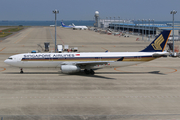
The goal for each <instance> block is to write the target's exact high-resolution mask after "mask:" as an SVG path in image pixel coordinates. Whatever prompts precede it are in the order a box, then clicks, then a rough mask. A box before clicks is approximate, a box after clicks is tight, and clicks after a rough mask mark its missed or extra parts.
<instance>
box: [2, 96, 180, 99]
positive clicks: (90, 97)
mask: <svg viewBox="0 0 180 120" xmlns="http://www.w3.org/2000/svg"><path fill="white" fill-rule="evenodd" d="M123 98H124V99H127V98H129V99H134V98H136V99H149V98H157V99H161V98H180V96H74V97H70V96H69V97H65V96H63V97H61V96H59V97H36V96H34V97H16V96H13V97H11V99H123ZM1 99H7V97H1Z"/></svg>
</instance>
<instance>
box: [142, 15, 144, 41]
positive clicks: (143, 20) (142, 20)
mask: <svg viewBox="0 0 180 120" xmlns="http://www.w3.org/2000/svg"><path fill="white" fill-rule="evenodd" d="M143 21H144V19H142V40H144V24H143Z"/></svg>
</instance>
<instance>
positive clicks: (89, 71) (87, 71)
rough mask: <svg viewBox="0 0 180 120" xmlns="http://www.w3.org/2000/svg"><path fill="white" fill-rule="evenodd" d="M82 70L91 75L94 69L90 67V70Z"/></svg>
mask: <svg viewBox="0 0 180 120" xmlns="http://www.w3.org/2000/svg"><path fill="white" fill-rule="evenodd" d="M84 72H85V73H86V74H87V75H88V74H91V75H94V73H95V72H94V70H92V69H90V70H87V69H85V70H84Z"/></svg>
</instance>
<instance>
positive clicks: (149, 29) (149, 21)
mask: <svg viewBox="0 0 180 120" xmlns="http://www.w3.org/2000/svg"><path fill="white" fill-rule="evenodd" d="M150 21H151V20H150V19H149V36H148V37H149V41H150Z"/></svg>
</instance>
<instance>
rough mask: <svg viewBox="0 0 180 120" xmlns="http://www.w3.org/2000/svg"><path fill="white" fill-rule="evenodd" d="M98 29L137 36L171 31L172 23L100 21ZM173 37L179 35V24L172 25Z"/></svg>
mask: <svg viewBox="0 0 180 120" xmlns="http://www.w3.org/2000/svg"><path fill="white" fill-rule="evenodd" d="M99 23H100V24H99V27H101V28H110V29H113V30H121V31H127V32H129V33H131V32H133V33H139V34H147V35H148V34H151V35H152V34H154V35H156V34H159V33H160V32H161V31H162V30H172V26H173V25H172V23H166V24H155V23H154V21H153V23H152V21H151V22H150V21H149V22H148V21H146V22H145V21H144V22H143V21H136V22H134V21H130V20H127V21H125V20H100V22H99ZM174 29H175V31H174V32H175V33H174V34H175V35H179V31H180V24H179V23H175V24H174Z"/></svg>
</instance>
